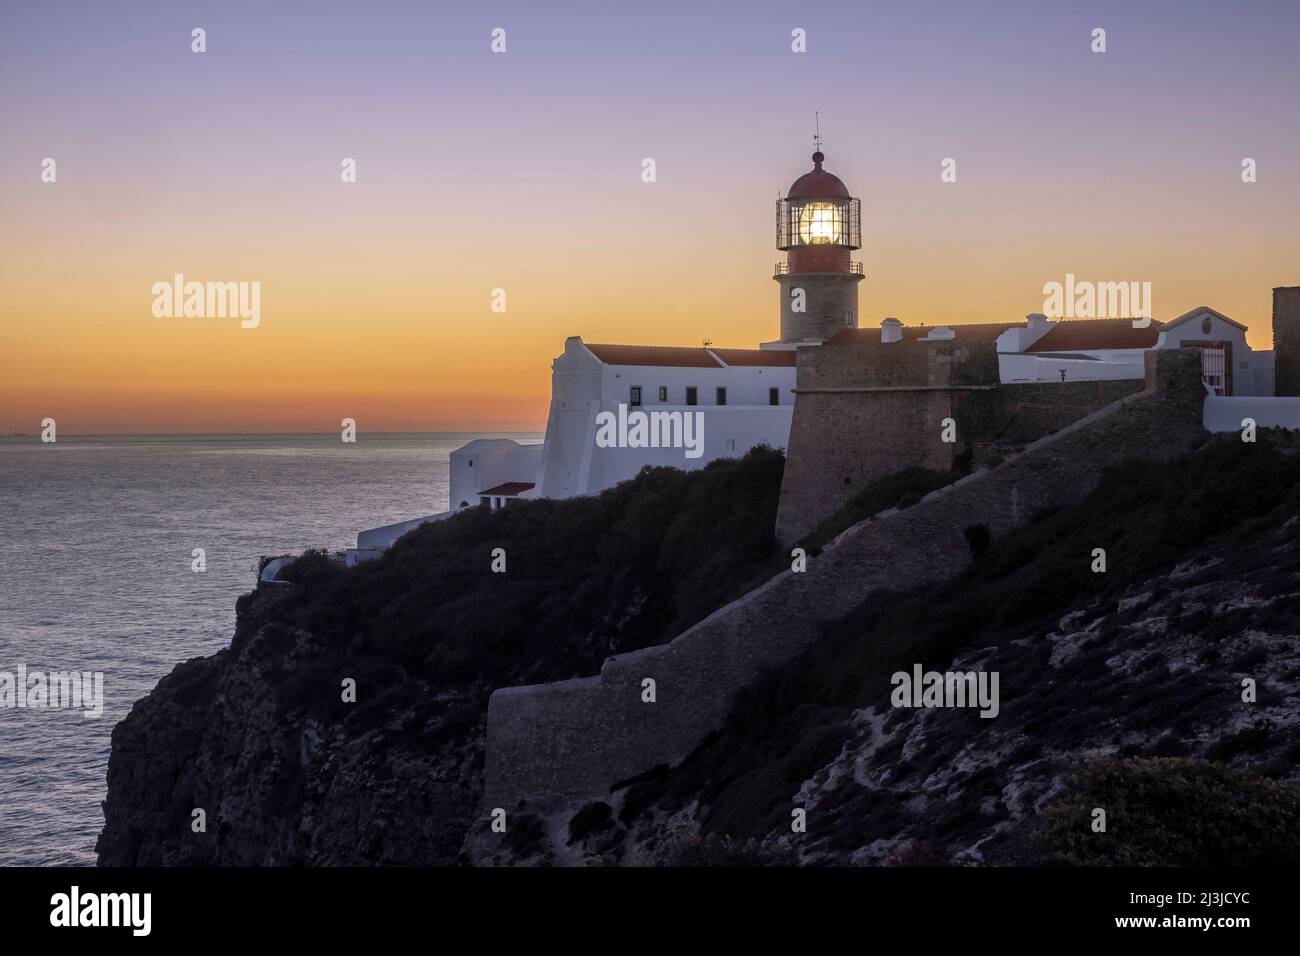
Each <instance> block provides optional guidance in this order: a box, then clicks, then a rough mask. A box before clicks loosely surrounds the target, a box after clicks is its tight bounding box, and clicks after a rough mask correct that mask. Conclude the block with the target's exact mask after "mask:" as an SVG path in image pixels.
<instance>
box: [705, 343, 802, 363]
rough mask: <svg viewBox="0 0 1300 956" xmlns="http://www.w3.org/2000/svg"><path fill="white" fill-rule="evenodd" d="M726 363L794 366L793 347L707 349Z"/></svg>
mask: <svg viewBox="0 0 1300 956" xmlns="http://www.w3.org/2000/svg"><path fill="white" fill-rule="evenodd" d="M709 351H710V352H712V353H713V354H714V355H716V356H717V357H718V358H720V359H722V361H723V362H725V363H726V364H727V365H745V366H753V365H762V366H773V367H776V368H794V366H795V353H794V349H713V348H711V349H709Z"/></svg>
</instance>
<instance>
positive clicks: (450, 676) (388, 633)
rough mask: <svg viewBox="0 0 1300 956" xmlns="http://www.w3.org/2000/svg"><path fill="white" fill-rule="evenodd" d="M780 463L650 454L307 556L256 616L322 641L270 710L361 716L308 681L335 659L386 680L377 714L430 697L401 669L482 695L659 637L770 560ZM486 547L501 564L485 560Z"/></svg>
mask: <svg viewBox="0 0 1300 956" xmlns="http://www.w3.org/2000/svg"><path fill="white" fill-rule="evenodd" d="M784 464H785V459H784V455H783V454H782V453H781V452H779V451H775V450H772V449H770V448H767V447H759V448H755V449H753V450H751V451H750V452H749V453H748V454H746V455H745V456H744V457H743V458H741V459H737V460H722V461H715V462H712V463H710V464H709V465H708V466H706V467H705V468H703V469H700V470H698V471H680V470H677V469H672V468H646V469H644V470H643V471H642V472H641V473H640V474H639V475H638V476H637V477H636V478H634V479H632V480H631V481H627V482H624V483H622V484H620V485H618V486H616V487H614V488H611V489H609V490H608V491H606V492H604V493H603V494H601V495H598V496H593V497H584V498H572V499H567V500H562V501H556V500H537V501H526V500H525V501H520V502H518V503H515V504H512V505H510V506H508V507H506V508H504V509H501V510H498V511H491V510H488V509H486V508H472V509H467V510H466V511H464V512H462V513H460V514H458V515H456V516H454V517H452V518H450V519H448V520H445V521H440V522H435V523H432V524H428V525H425V526H423V527H421V528H418V529H416V530H414V531H412V532H411V533H409V534H407V535H405V536H404V537H403V538H402V539H401V540H399V541H398V542H397V544H396V545H395V546H394V547H393V548H392V549H391V551H390V552H389V553H388V554H387V555H385V556H384V557H383V558H382V559H381V560H379V561H375V562H372V563H368V564H365V565H362V566H361V567H359V568H356V569H351V570H349V569H345V568H342V567H340V566H339V565H338V564H336V563H334V562H331V561H330V560H328V558H327V557H326V556H324V555H320V554H311V555H306V556H304V557H303V558H301V559H300V560H298V561H297V562H295V563H294V564H293V565H291V566H290V567H288V568H287V569H285V571H284V572H283V573H282V577H283V578H285V579H286V580H289V581H291V582H293V584H294V586H293V587H290V588H286V589H284V590H283V593H281V594H278V595H276V597H275V602H274V605H273V606H272V607H271V609H270V610H269V612H268V618H267V620H268V621H270V622H274V623H279V624H281V625H283V626H284V628H285V629H286V631H294V630H301V631H307V632H310V634H311V635H312V637H313V639H314V641H313V644H314V646H315V647H316V648H317V651H318V654H317V656H316V657H315V658H314V659H313V660H310V661H295V662H294V664H293V666H292V667H286V670H287V671H288V672H289V674H291V675H292V676H290V677H288V678H287V679H286V681H285V682H284V687H285V692H284V694H283V695H282V700H281V709H282V711H284V712H288V711H291V710H293V709H294V708H297V707H303V708H315V709H316V710H318V711H320V713H319V714H318V716H324V717H336V716H338V715H339V714H341V713H343V712H344V710H347V712H348V713H349V714H350V716H349V717H348V720H349V721H357V720H362V719H364V717H365V714H364V713H362V711H363V710H364V709H365V708H362V707H355V708H350V709H346V708H341V707H335V706H334V704H333V702H334V701H336V700H337V698H338V696H339V695H338V694H337V693H335V692H334V691H333V690H332V689H331V691H330V692H329V693H320V692H319V691H320V689H321V687H323V686H329V687H330V688H334V687H337V674H339V673H341V672H344V671H345V670H346V672H348V673H353V674H354V676H356V677H358V680H359V681H360V680H367V681H368V682H369V684H370V686H371V687H375V686H380V687H384V688H388V690H386V691H385V693H387V694H389V695H390V697H389V698H387V699H380V698H376V697H374V695H373V694H368V695H367V697H368V698H370V699H371V700H372V702H373V703H372V706H373V707H374V708H377V709H376V716H377V718H378V717H380V716H382V715H383V714H384V713H391V712H392V711H393V707H394V705H395V704H399V703H403V702H404V701H401V700H397V699H394V698H393V697H392V696H391V695H397V696H398V697H400V696H402V695H406V696H408V697H410V703H412V704H413V705H414V704H415V703H416V702H417V701H418V700H420V699H421V698H428V697H429V696H430V695H429V694H428V693H427V689H426V688H424V687H421V686H418V685H416V684H414V683H411V684H407V685H404V684H403V681H404V679H405V678H407V677H410V678H415V679H417V680H418V681H419V682H421V683H424V684H429V685H433V686H452V685H455V686H466V685H473V686H475V687H477V688H478V689H479V691H480V693H481V694H482V695H486V694H487V693H489V692H490V691H491V690H492V689H494V688H496V687H500V686H507V685H511V684H519V683H532V682H540V681H548V680H557V679H562V678H567V677H574V676H579V675H585V674H592V673H595V672H596V671H598V670H599V668H600V665H601V662H602V661H603V660H604V659H605V658H606V657H607V656H609V655H610V654H615V653H619V652H624V651H630V650H634V649H636V648H640V647H645V646H647V645H650V644H655V643H659V642H662V641H666V640H670V639H671V638H673V637H675V636H676V635H677V634H678V633H679V632H681V631H682V630H684V629H685V628H687V627H689V626H690V625H691V624H693V623H695V622H696V621H699V620H700V619H702V618H703V617H705V616H707V615H708V614H709V613H711V612H712V611H714V610H715V609H716V608H718V607H719V606H721V605H722V604H725V603H726V602H727V601H729V600H731V599H733V598H735V597H737V596H739V595H740V594H743V593H744V592H745V591H746V590H748V589H749V587H751V586H752V585H753V584H755V583H757V582H758V581H759V580H761V579H762V577H763V576H765V575H766V574H767V573H768V572H769V571H770V567H771V561H772V560H773V557H774V551H775V541H774V538H773V527H774V526H775V522H776V505H777V498H778V495H779V493H780V486H781V473H782V470H783V468H784ZM496 549H501V552H503V553H504V561H505V568H506V570H505V572H504V573H493V572H492V571H491V567H492V564H493V560H494V552H495V551H496ZM289 643H291V642H289V641H286V645H288V644H289ZM345 662H356V663H355V664H353V663H349V664H348V667H347V668H346V669H345V668H344V664H345ZM362 664H364V667H361V665H362ZM359 667H361V669H362V670H363V671H364V673H361V674H356V673H355V671H356V670H357V668H359ZM327 702H328V703H327ZM428 706H434V705H432V704H429V705H428ZM322 708H324V709H323V710H322ZM336 712H337V713H336ZM458 719H459V722H460V723H462V724H465V723H467V722H468V716H467V715H466V714H462V715H461V717H460V718H458Z"/></svg>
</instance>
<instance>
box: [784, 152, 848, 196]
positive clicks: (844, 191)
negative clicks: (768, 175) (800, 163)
mask: <svg viewBox="0 0 1300 956" xmlns="http://www.w3.org/2000/svg"><path fill="white" fill-rule="evenodd" d="M825 159H826V155H825V154H824V153H823V152H822V151H821V150H818V151H817V152H815V153H813V154H812V160H813V168H812V171H811V172H807V173H804V174H803V175H802V176H800V177H799V178H798V179H796V180H795V181H794V182H793V183H791V185H790V192H789V193H787V194H786V197H785V198H786V199H849V198H851V197H850V194H849V187H848V186H845V185H844V180H842V179H840V177H838V176H836V175H835V174H834V173H828V172H826V170H824V169H822V163H823V162H824V161H825Z"/></svg>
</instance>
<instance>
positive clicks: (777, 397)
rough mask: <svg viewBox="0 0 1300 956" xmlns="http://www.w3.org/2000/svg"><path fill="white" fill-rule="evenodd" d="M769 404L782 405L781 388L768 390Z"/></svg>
mask: <svg viewBox="0 0 1300 956" xmlns="http://www.w3.org/2000/svg"><path fill="white" fill-rule="evenodd" d="M767 404H769V405H780V404H781V390H780V389H779V388H769V389H768V390H767Z"/></svg>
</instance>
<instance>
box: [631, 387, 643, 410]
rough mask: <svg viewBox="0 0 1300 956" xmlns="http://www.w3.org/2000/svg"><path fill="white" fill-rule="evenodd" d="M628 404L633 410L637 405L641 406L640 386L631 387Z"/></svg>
mask: <svg viewBox="0 0 1300 956" xmlns="http://www.w3.org/2000/svg"><path fill="white" fill-rule="evenodd" d="M629 404H631V405H632V406H633V407H634V408H635V407H636V406H637V405H640V404H641V386H640V385H633V386H632V401H631V402H630V403H629Z"/></svg>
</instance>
